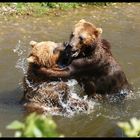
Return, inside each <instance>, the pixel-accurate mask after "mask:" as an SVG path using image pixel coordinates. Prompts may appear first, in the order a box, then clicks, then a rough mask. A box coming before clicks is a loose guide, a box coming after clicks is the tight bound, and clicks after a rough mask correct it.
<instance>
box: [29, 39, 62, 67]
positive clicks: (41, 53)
mask: <svg viewBox="0 0 140 140" xmlns="http://www.w3.org/2000/svg"><path fill="white" fill-rule="evenodd" d="M30 45H31V47H32V50H31V53H30V54H29V56H28V58H27V61H28V62H29V64H37V65H39V66H45V67H48V68H50V67H53V66H54V65H56V63H57V61H58V58H59V55H60V52H61V51H62V50H63V47H62V44H61V43H54V42H51V41H44V42H39V43H38V42H35V41H31V42H30Z"/></svg>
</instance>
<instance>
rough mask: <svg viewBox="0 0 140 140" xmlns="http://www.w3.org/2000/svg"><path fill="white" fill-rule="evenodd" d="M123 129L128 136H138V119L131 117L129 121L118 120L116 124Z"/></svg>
mask: <svg viewBox="0 0 140 140" xmlns="http://www.w3.org/2000/svg"><path fill="white" fill-rule="evenodd" d="M117 125H118V126H119V127H120V128H122V129H123V131H124V133H125V135H126V136H128V137H140V120H138V119H136V118H131V119H130V121H129V122H118V124H117Z"/></svg>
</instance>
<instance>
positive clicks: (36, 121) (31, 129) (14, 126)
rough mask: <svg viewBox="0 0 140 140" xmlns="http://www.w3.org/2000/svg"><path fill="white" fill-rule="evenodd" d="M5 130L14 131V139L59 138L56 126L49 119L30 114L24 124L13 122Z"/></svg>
mask: <svg viewBox="0 0 140 140" xmlns="http://www.w3.org/2000/svg"><path fill="white" fill-rule="evenodd" d="M7 129H11V130H16V132H15V137H60V136H62V135H59V134H58V133H57V132H56V124H55V122H54V121H53V120H52V118H51V117H46V116H44V115H37V114H36V113H32V114H30V115H29V116H27V118H26V119H25V122H24V123H22V122H19V121H14V122H12V123H11V124H10V125H8V126H7Z"/></svg>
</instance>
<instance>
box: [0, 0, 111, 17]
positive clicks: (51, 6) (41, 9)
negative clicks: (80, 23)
mask: <svg viewBox="0 0 140 140" xmlns="http://www.w3.org/2000/svg"><path fill="white" fill-rule="evenodd" d="M108 4H109V3H106V2H93V3H89V2H88V3H78V2H77V3H68V2H67V3H66V2H65V3H64V2H63V3H62V2H59V3H58V2H57V3H54V2H40V3H39V2H37V3H30V2H27V3H23V2H17V3H12V2H11V3H4V2H3V3H0V13H1V14H2V15H18V16H19V15H36V16H40V15H45V14H51V13H53V12H54V11H55V10H67V9H70V8H79V7H83V6H87V5H94V6H107V5H108Z"/></svg>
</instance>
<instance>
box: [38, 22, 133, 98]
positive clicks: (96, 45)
mask: <svg viewBox="0 0 140 140" xmlns="http://www.w3.org/2000/svg"><path fill="white" fill-rule="evenodd" d="M101 34H102V29H101V28H96V27H95V25H93V24H91V23H89V22H86V21H85V20H80V21H79V22H78V23H77V24H76V25H75V27H74V30H73V32H72V34H71V36H70V41H69V46H68V47H70V48H71V53H72V57H73V59H74V60H73V61H72V63H71V64H70V65H69V66H67V67H64V68H62V69H59V70H56V71H55V70H51V69H49V70H48V69H45V68H43V67H42V68H40V69H37V71H36V72H37V73H40V74H42V75H43V76H46V77H61V78H76V79H77V80H78V82H79V83H80V85H82V86H83V87H84V89H85V92H86V93H87V94H88V95H90V96H94V95H96V94H101V95H105V94H117V93H119V92H120V91H121V90H124V89H125V90H130V89H131V86H130V84H129V83H128V81H127V78H126V76H125V73H124V72H123V70H122V68H121V66H120V65H119V64H118V62H117V61H116V60H115V58H114V57H113V55H112V53H111V45H110V43H109V42H108V41H107V40H105V39H102V38H101Z"/></svg>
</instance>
